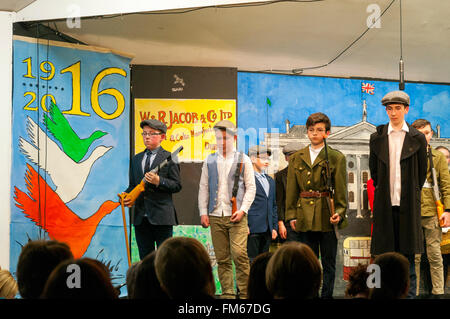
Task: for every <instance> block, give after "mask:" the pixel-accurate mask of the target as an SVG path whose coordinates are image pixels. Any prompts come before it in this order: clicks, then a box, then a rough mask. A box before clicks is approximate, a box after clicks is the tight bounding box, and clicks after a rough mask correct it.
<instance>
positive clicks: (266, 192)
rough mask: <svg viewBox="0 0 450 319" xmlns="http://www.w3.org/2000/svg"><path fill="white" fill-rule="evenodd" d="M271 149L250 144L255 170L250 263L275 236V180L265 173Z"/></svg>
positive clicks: (250, 215) (249, 243)
mask: <svg viewBox="0 0 450 319" xmlns="http://www.w3.org/2000/svg"><path fill="white" fill-rule="evenodd" d="M271 155H272V151H271V150H270V149H268V148H267V147H265V146H258V145H255V146H252V147H250V149H249V150H248V156H249V157H250V160H251V161H252V163H253V170H254V172H255V184H256V195H255V200H254V201H253V203H252V206H250V209H249V211H248V228H249V232H250V233H249V235H248V241H247V252H248V258H249V259H250V263H252V262H253V259H255V258H256V256H258V255H259V254H262V253H264V252H267V251H269V247H270V243H271V242H272V240H274V239H275V238H277V235H278V234H277V230H278V216H277V204H276V196H275V181H274V180H273V179H272V177H270V176H269V175H267V174H266V173H265V170H266V168H267V167H268V166H269V162H270V156H271Z"/></svg>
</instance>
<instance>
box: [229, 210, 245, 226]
mask: <svg viewBox="0 0 450 319" xmlns="http://www.w3.org/2000/svg"><path fill="white" fill-rule="evenodd" d="M244 214H245V213H244V211H243V210H237V211H235V212H234V214H233V215H231V217H230V222H232V223H239V222H240V221H241V219H242V217H243V216H244Z"/></svg>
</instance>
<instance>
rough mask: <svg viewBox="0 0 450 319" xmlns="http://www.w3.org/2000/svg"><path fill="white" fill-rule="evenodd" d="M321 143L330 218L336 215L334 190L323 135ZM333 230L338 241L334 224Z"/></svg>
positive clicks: (325, 138)
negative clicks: (323, 148) (323, 150)
mask: <svg viewBox="0 0 450 319" xmlns="http://www.w3.org/2000/svg"><path fill="white" fill-rule="evenodd" d="M323 141H324V143H325V145H324V147H325V164H326V170H327V189H328V192H329V193H330V195H329V196H327V197H326V198H327V204H328V208H329V210H330V215H331V217H333V216H334V214H336V210H335V207H334V189H333V183H332V181H331V170H330V162H329V160H328V148H327V147H328V145H327V136H326V135H324V136H323ZM333 229H334V234H335V235H336V239H337V240H339V229H338V226H337V225H336V224H333Z"/></svg>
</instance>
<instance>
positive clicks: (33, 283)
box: [16, 240, 73, 299]
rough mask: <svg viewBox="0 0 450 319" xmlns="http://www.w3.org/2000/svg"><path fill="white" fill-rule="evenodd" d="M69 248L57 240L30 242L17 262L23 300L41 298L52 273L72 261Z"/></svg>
mask: <svg viewBox="0 0 450 319" xmlns="http://www.w3.org/2000/svg"><path fill="white" fill-rule="evenodd" d="M72 258H73V255H72V252H71V251H70V248H69V246H68V245H67V244H66V243H62V242H59V241H56V240H35V241H29V242H28V243H27V244H26V245H25V246H23V248H22V251H21V253H20V256H19V260H18V262H17V271H16V275H17V284H18V286H19V292H20V295H21V297H22V298H25V299H37V298H39V297H40V296H41V293H42V290H43V289H44V286H45V283H46V282H47V279H48V277H49V276H50V273H51V272H52V271H53V269H55V267H56V266H57V265H58V264H59V263H60V262H62V261H64V260H67V259H72Z"/></svg>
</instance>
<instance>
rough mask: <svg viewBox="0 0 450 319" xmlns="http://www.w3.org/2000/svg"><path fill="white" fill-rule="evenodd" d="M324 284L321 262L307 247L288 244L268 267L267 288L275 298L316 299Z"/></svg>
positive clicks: (279, 249)
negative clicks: (321, 285) (322, 281)
mask: <svg viewBox="0 0 450 319" xmlns="http://www.w3.org/2000/svg"><path fill="white" fill-rule="evenodd" d="M321 280H322V268H321V266H320V262H319V260H318V259H317V257H316V255H315V254H314V252H313V251H312V249H311V248H310V247H309V246H308V245H306V244H302V243H299V242H287V243H284V244H283V245H281V247H280V248H278V249H277V250H276V251H275V253H274V254H273V256H272V257H271V258H270V260H269V263H268V264H267V268H266V285H267V289H268V290H269V292H270V293H271V294H272V295H273V296H274V298H281V299H313V298H316V297H317V296H318V294H319V288H320V282H321Z"/></svg>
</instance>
